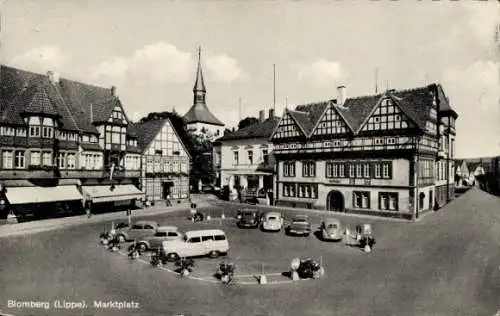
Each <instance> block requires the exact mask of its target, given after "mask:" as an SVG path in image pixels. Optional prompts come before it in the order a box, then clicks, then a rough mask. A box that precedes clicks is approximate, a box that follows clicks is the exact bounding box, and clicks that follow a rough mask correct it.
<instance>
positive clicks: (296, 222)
mask: <svg viewBox="0 0 500 316" xmlns="http://www.w3.org/2000/svg"><path fill="white" fill-rule="evenodd" d="M286 233H287V234H289V235H302V236H306V237H307V236H309V234H310V233H311V223H310V222H309V217H307V215H296V216H294V217H293V218H292V221H291V223H290V225H288V227H287V229H286Z"/></svg>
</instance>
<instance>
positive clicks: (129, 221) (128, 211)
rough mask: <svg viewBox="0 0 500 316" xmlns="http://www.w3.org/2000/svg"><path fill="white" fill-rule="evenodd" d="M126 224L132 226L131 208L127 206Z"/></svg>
mask: <svg viewBox="0 0 500 316" xmlns="http://www.w3.org/2000/svg"><path fill="white" fill-rule="evenodd" d="M127 219H128V226H132V210H131V209H130V208H127Z"/></svg>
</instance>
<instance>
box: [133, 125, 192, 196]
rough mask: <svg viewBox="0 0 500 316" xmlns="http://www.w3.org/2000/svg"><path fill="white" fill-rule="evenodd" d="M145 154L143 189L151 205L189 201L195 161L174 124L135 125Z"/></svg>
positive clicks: (142, 177)
mask: <svg viewBox="0 0 500 316" xmlns="http://www.w3.org/2000/svg"><path fill="white" fill-rule="evenodd" d="M133 129H134V130H135V132H136V134H137V135H138V137H139V147H140V149H141V153H142V158H141V159H142V173H141V185H142V188H143V189H144V191H145V195H146V199H147V200H148V201H151V202H156V201H159V200H165V199H170V200H171V201H178V202H180V201H184V200H187V199H189V168H190V167H189V166H190V160H191V157H190V155H189V152H188V150H187V149H186V147H185V146H184V143H183V142H182V140H181V138H180V137H179V135H178V134H177V132H176V131H175V128H174V126H173V125H172V123H171V121H170V120H169V119H168V118H166V119H159V120H151V121H146V122H142V123H136V124H134V127H133Z"/></svg>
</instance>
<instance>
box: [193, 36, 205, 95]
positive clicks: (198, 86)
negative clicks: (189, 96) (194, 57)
mask: <svg viewBox="0 0 500 316" xmlns="http://www.w3.org/2000/svg"><path fill="white" fill-rule="evenodd" d="M206 91H207V90H206V89H205V82H204V81H203V71H202V70H201V46H199V47H198V71H197V72H196V81H195V83H194V88H193V92H195V94H196V92H206Z"/></svg>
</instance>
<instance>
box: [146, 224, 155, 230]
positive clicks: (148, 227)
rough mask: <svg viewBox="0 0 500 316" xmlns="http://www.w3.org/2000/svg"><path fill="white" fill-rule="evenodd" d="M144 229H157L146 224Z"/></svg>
mask: <svg viewBox="0 0 500 316" xmlns="http://www.w3.org/2000/svg"><path fill="white" fill-rule="evenodd" d="M144 229H155V228H154V227H153V225H149V224H146V225H144Z"/></svg>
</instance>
